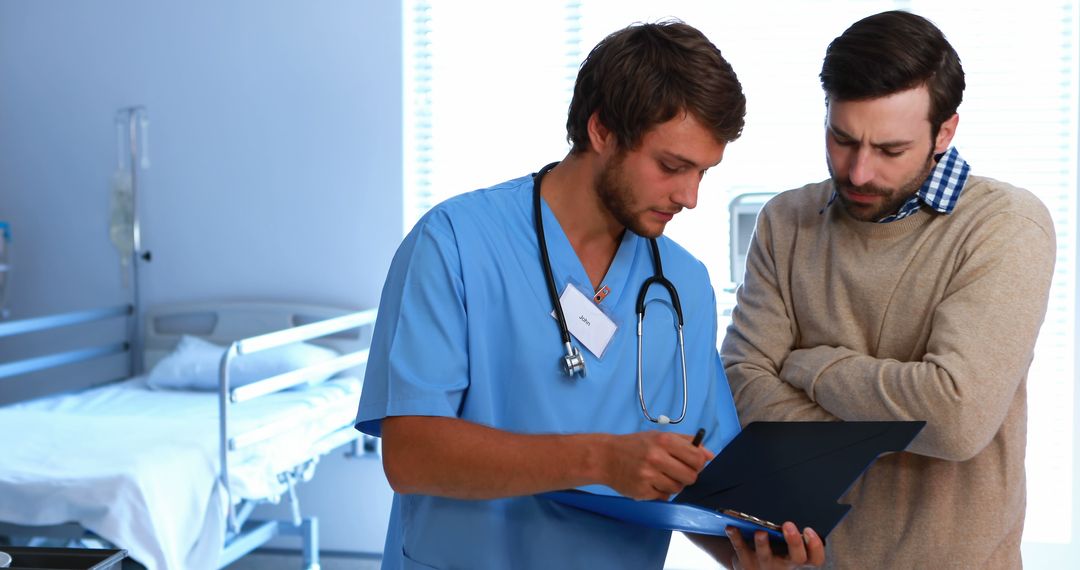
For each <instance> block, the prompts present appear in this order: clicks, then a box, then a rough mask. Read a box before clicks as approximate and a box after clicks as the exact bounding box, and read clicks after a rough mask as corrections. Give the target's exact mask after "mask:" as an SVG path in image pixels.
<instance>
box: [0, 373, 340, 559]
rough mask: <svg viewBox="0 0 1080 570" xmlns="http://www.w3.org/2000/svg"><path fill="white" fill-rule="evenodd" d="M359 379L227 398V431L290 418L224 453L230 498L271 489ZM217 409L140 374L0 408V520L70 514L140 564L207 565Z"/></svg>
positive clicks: (214, 509) (38, 520)
mask: <svg viewBox="0 0 1080 570" xmlns="http://www.w3.org/2000/svg"><path fill="white" fill-rule="evenodd" d="M360 387H361V382H360V381H359V380H357V379H355V378H342V379H335V380H331V381H328V382H324V383H322V384H319V385H316V386H312V387H309V388H307V389H304V390H289V391H285V392H279V393H276V394H271V395H269V396H266V397H263V398H260V399H257V400H254V401H251V402H246V403H243V404H240V405H238V406H233V407H232V408H231V409H232V415H231V416H230V426H231V427H230V432H231V433H232V434H233V435H235V434H238V433H242V432H243V431H245V430H247V429H250V428H253V427H257V426H261V425H266V424H269V423H274V422H286V423H288V424H289V426H290V429H289V430H288V431H287V433H285V434H282V435H279V436H277V437H275V438H274V439H271V440H268V441H266V442H263V443H260V444H257V445H255V446H252V447H250V448H247V449H243V450H240V451H237V452H234V453H233V454H232V455H231V456H230V460H229V461H230V462H229V481H230V485H231V487H232V490H233V494H234V497H233V498H234V500H238V499H240V498H255V499H257V498H267V497H276V496H278V495H280V493H282V492H283V491H284V488H285V487H284V484H283V483H281V482H280V481H278V480H277V474H278V473H280V472H281V471H282V470H284V469H287V468H288V467H291V466H292V465H295V464H296V463H297V462H299V461H302V460H303V459H305V458H307V457H308V449H309V447H310V444H311V443H312V442H314V441H315V440H316V439H318V437H320V436H321V435H325V434H326V433H328V432H330V431H332V430H333V429H334V428H337V427H340V426H346V425H350V424H351V423H352V421H353V419H354V417H355V414H356V407H357V402H358V401H359V398H360ZM217 418H218V399H217V394H215V393H208V392H174V391H155V390H150V389H147V388H146V384H145V379H144V378H142V377H138V378H133V379H131V380H127V381H125V382H121V383H116V384H112V385H109V386H105V387H101V388H96V389H93V390H89V391H86V392H83V393H79V394H73V395H60V396H54V397H50V398H46V399H43V400H37V401H33V402H27V403H22V404H16V405H12V406H6V407H3V408H0V520H4V521H8V522H13V523H17V524H24V525H52V524H60V523H65V522H77V523H79V524H80V525H82V526H83V527H84V528H86V529H88V530H91V531H93V532H95V533H96V534H98V535H100V536H101V537H103V538H105V539H106V540H109V541H111V542H113V543H115V544H118V545H121V546H122V547H123V548H126V549H128V551H129V554H130V555H131V556H132V557H134V558H135V559H137V560H138V561H139V562H142V563H143V564H145V565H146V566H147V568H148V569H149V570H157V569H170V568H182V569H186V568H216V567H217V560H218V556H219V555H220V553H221V548H222V545H223V540H224V536H225V526H226V519H227V513H228V510H227V503H226V498H225V493H224V490H223V488H222V487H221V485H220V484H219V483H218V481H217V474H218V464H219V459H218V454H219V448H218V419H217Z"/></svg>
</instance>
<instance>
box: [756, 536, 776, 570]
mask: <svg viewBox="0 0 1080 570" xmlns="http://www.w3.org/2000/svg"><path fill="white" fill-rule="evenodd" d="M754 555H755V556H757V562H758V568H768V567H769V566H770V565H771V564H772V558H773V555H772V548H770V547H769V533H767V532H765V531H763V530H759V531H755V532H754Z"/></svg>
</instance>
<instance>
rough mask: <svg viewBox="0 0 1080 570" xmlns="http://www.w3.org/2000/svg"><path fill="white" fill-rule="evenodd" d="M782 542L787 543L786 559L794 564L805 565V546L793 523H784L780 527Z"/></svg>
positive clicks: (797, 528)
mask: <svg viewBox="0 0 1080 570" xmlns="http://www.w3.org/2000/svg"><path fill="white" fill-rule="evenodd" d="M782 530H783V532H784V542H787V549H788V559H789V560H790V561H791V562H793V563H795V564H805V563H806V545H805V544H803V537H802V534H799V527H797V526H795V523H791V522H786V523H784V526H783V527H782Z"/></svg>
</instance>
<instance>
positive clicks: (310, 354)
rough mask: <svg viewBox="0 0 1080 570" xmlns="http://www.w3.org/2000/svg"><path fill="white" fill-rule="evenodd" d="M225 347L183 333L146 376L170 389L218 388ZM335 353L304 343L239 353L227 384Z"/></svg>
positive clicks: (234, 384) (240, 383)
mask: <svg viewBox="0 0 1080 570" xmlns="http://www.w3.org/2000/svg"><path fill="white" fill-rule="evenodd" d="M224 354H225V347H223V346H218V345H216V344H214V343H212V342H208V341H205V340H203V339H201V338H199V337H194V336H189V335H184V336H182V337H181V338H180V342H179V343H178V344H177V345H176V350H174V351H172V352H171V353H169V355H168V356H166V357H165V358H162V359H161V360H160V361H159V362H158V363H157V364H156V365H154V368H153V369H151V370H150V374H149V375H148V376H147V379H146V381H147V384H149V385H150V387H151V388H159V389H172V390H217V389H218V368H219V367H220V366H221V357H222V356H223V355H224ZM337 356H338V353H337V352H336V351H334V350H332V349H329V348H325V347H322V346H316V345H314V344H308V343H306V342H301V343H293V344H289V345H285V346H279V347H277V348H271V349H269V350H264V351H262V352H256V353H255V354H249V355H246V356H240V357H237V358H235V359H234V360H233V361H232V367H231V369H230V370H229V385H230V386H231V387H234V388H235V387H237V386H243V385H244V384H250V383H252V382H254V381H256V380H262V379H264V378H269V377H271V376H276V375H278V374H282V373H285V372H288V371H290V370H296V369H298V368H303V367H305V366H310V365H312V364H317V363H319V362H323V361H325V360H330V359H331V358H336V357H337ZM331 376H333V374H325V375H319V376H317V377H313V378H308V383H309V384H315V383H318V382H322V381H324V380H326V379H328V378H330V377H331Z"/></svg>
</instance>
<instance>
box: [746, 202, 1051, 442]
mask: <svg viewBox="0 0 1080 570" xmlns="http://www.w3.org/2000/svg"><path fill="white" fill-rule="evenodd" d="M960 247H961V248H962V250H961V251H960V255H959V256H958V257H957V258H956V259H957V263H956V266H955V267H953V268H952V271H953V275H952V276H951V278H950V281H949V284H948V287H947V289H946V293H945V295H944V297H943V298H942V300H941V302H940V303H939V304H938V305H937V307H936V308H935V309H934V311H933V313H932V315H931V322H930V323H929V325H930V331H931V332H930V336H929V339H928V342H927V347H926V353H925V355H924V356H923V358H922V359H921V360H919V361H917V362H899V361H896V360H890V359H878V358H873V357H870V356H866V355H864V354H860V353H858V352H855V351H853V350H850V349H848V348H845V347H833V346H817V347H809V348H803V349H800V350H795V351H793V352H791V353H790V354H788V355H787V358H786V360H785V361H784V363H783V365H782V367H781V370H780V378H781V379H782V380H783V381H784V382H785V383H786V384H787V385H788V386H790V387H792V388H798V389H800V390H801V391H802V392H803V394H805V395H806V396H807V397H808V398H809V399H810V400H812V401H814V402H816V403H817V404H819V405H820V406H821V407H822V408H824V409H825V410H828V411H829V412H831V413H833V414H835V415H836V416H837V417H839V418H842V419H844V420H882V419H897V420H926V421H927V426H926V428H925V429H924V430H923V431H922V433H921V434H920V435H919V436H918V437H917V438H916V439H915V441H914V442H913V443H912V445H911V447H910V448H909V449H908V450H909V451H911V452H914V453H918V454H921V455H928V456H933V457H938V458H942V459H948V460H954V461H963V460H966V459H969V458H971V457H973V456H975V455H976V454H977V453H978V452H979V451H981V450H982V449H983V448H984V447H985V446H986V445H987V444H989V442H990V441H991V440H992V439H993V437H994V435H995V434H996V433H997V431H998V430H999V429H1000V427H1001V424H1002V422H1003V421H1004V419H1005V416H1006V413H1007V412H1008V408H1009V405H1010V402H1011V401H1012V400H1013V398H1014V395H1015V393H1016V390H1017V389H1018V386H1019V384H1020V382H1021V381H1022V379H1023V378H1024V377H1025V376H1026V374H1027V370H1028V367H1029V366H1030V364H1031V360H1032V358H1033V352H1034V346H1035V340H1036V338H1037V336H1038V333H1039V328H1040V326H1041V325H1042V321H1043V317H1044V316H1045V314H1046V306H1047V299H1048V295H1049V289H1050V282H1051V278H1052V276H1053V269H1054V259H1055V255H1056V240H1055V237H1054V235H1053V229H1052V222H1051V221H1050V219H1049V216H1048V214H1047V215H1046V217H1045V219H1042V218H1041V217H1040V219H1038V220H1036V219H1032V218H1031V217H1028V216H1024V215H1020V214H1017V213H1011V212H1003V213H999V214H995V215H993V216H990V217H988V218H987V219H986V220H984V221H983V223H981V224H980V225H979V226H978V227H977V228H975V229H974V230H973V231H972V233H971V235H970V236H969V238H968V239H967V240H965V242H964V243H963V244H962V245H961V246H960ZM946 269H948V268H946ZM912 294H918V292H913V293H912ZM740 411H741V410H740Z"/></svg>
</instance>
